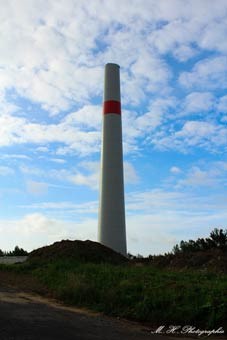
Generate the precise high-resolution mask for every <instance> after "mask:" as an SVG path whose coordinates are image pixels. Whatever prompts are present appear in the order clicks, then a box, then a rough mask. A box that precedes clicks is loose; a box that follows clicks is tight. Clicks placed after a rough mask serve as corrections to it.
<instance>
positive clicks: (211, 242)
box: [172, 228, 227, 255]
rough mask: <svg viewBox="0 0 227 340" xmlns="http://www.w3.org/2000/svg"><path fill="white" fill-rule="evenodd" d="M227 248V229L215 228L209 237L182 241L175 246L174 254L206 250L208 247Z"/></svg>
mask: <svg viewBox="0 0 227 340" xmlns="http://www.w3.org/2000/svg"><path fill="white" fill-rule="evenodd" d="M214 248H216V249H222V250H227V229H225V230H223V229H218V228H215V229H214V230H213V231H212V232H211V233H210V237H208V238H205V239H204V238H198V239H197V240H196V241H193V240H189V241H181V242H180V244H179V245H178V244H177V245H175V246H174V247H173V250H172V252H173V254H175V255H176V254H180V253H183V254H186V253H190V252H196V251H206V250H208V249H214Z"/></svg>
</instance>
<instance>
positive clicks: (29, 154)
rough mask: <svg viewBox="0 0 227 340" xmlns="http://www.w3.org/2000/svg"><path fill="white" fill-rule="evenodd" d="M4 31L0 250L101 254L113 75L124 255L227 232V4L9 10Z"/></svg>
mask: <svg viewBox="0 0 227 340" xmlns="http://www.w3.org/2000/svg"><path fill="white" fill-rule="evenodd" d="M0 19H1V20H0V23H1V24H0V26H1V29H0V35H1V38H0V98H1V100H0V249H3V250H8V249H12V248H14V246H15V245H16V244H17V245H19V246H20V247H23V248H25V249H27V250H32V249H34V248H37V247H40V246H44V245H47V244H51V243H53V242H55V241H58V240H61V239H83V240H85V239H91V240H94V241H96V240H97V210H98V197H99V194H98V186H99V161H100V145H101V119H102V107H101V106H102V94H103V72H104V65H105V64H106V63H108V62H114V63H118V64H119V65H120V66H121V93H122V111H123V112H122V119H123V140H124V145H123V146H124V173H125V193H126V224H127V243H128V251H130V252H131V253H133V254H138V253H140V254H143V255H148V254H159V253H164V252H167V251H171V249H172V247H173V246H174V244H176V243H178V242H179V241H180V240H182V239H184V240H187V239H190V238H193V239H195V238H197V237H204V236H208V235H209V233H210V231H211V230H212V229H213V228H214V227H221V226H222V227H226V221H227V209H226V206H227V198H226V197H227V180H226V178H227V176H226V174H227V156H226V151H227V127H226V123H227V95H226V88H227V72H226V71H227V56H226V52H227V39H226V36H227V2H226V1H222V0H217V1H210V0H196V1H182V0H169V1H164V0H160V1H154V0H153V1H152V0H150V1H147V0H146V1H145V0H139V1H138V0H121V1H120V0H109V1H101V0H93V1H78V0H77V1H76V0H63V1H61V0H59V1H54V0H45V1H43V0H29V1H26V0H21V1H19V2H18V1H16V0H14V1H13V0H9V1H2V5H1V13H0Z"/></svg>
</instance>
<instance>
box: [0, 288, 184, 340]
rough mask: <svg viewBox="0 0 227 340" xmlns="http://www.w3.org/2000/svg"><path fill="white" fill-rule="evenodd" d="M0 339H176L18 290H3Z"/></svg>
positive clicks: (0, 310) (0, 305) (0, 311)
mask: <svg viewBox="0 0 227 340" xmlns="http://www.w3.org/2000/svg"><path fill="white" fill-rule="evenodd" d="M0 339H1V340H119V339H122V340H131V339H132V340H133V339H135V340H158V339H159V340H160V339H161V340H163V339H165V340H167V339H168V340H169V339H173V337H166V336H165V337H163V336H160V335H153V334H151V333H150V332H149V330H148V329H145V328H143V326H140V325H137V324H135V323H131V322H126V321H121V320H118V319H115V318H109V317H106V316H103V315H101V314H98V313H92V312H88V311H83V310H79V309H76V308H71V307H66V306H63V305H61V304H59V303H57V302H55V301H54V300H50V299H47V298H43V297H41V296H39V295H34V294H31V293H27V292H21V291H20V290H18V289H16V288H15V287H0ZM175 339H176V338H175ZM181 339H182V338H181Z"/></svg>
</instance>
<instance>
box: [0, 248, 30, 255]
mask: <svg viewBox="0 0 227 340" xmlns="http://www.w3.org/2000/svg"><path fill="white" fill-rule="evenodd" d="M1 253H2V254H1ZM27 255H28V252H27V251H26V250H24V249H23V248H19V247H18V246H16V247H15V248H14V250H13V251H5V252H2V251H1V250H0V256H27Z"/></svg>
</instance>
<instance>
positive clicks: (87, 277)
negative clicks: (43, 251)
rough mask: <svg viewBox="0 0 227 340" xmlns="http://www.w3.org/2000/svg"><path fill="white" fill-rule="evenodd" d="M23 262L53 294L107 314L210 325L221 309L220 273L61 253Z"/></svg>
mask: <svg viewBox="0 0 227 340" xmlns="http://www.w3.org/2000/svg"><path fill="white" fill-rule="evenodd" d="M23 266H24V267H26V270H25V271H26V272H28V271H29V270H30V273H32V275H33V276H35V277H36V278H37V279H38V280H39V281H41V282H42V283H43V284H45V285H46V286H47V287H48V288H49V290H50V291H51V293H52V295H54V296H55V297H56V298H58V299H61V300H63V301H64V302H66V303H68V304H72V305H76V306H82V307H88V308H91V309H93V310H97V311H101V312H104V313H105V314H109V315H113V316H119V317H124V318H129V319H133V320H140V321H149V322H151V323H160V322H161V323H163V322H165V323H166V324H193V325H197V326H201V327H214V326H216V325H217V324H222V322H223V320H224V318H225V315H226V313H227V292H226V287H227V276H226V275H217V274H214V273H199V272H192V271H184V272H174V271H167V270H160V269H157V268H153V267H151V266H140V267H138V266H134V265H127V266H125V265H118V266H116V265H111V264H94V263H79V262H76V261H73V260H66V259H65V260H56V261H54V262H51V263H50V262H49V263H47V264H46V265H44V264H42V265H40V266H38V265H37V264H36V266H35V267H34V266H33V264H32V263H31V264H24V265H21V266H20V268H21V269H20V270H22V268H23ZM29 267H30V269H29Z"/></svg>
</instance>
